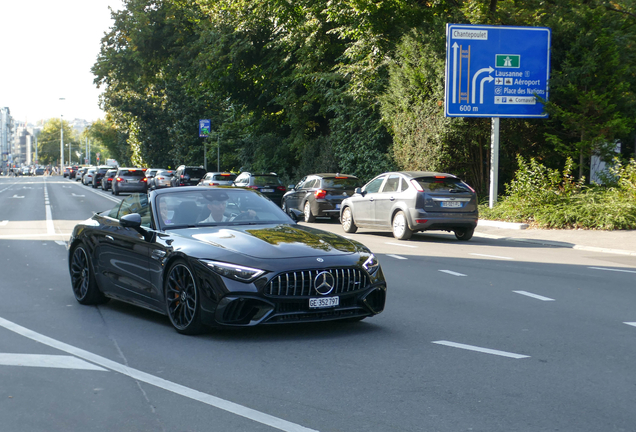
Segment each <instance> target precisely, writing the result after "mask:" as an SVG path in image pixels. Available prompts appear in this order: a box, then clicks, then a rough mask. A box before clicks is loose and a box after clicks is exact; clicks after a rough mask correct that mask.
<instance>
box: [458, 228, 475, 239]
mask: <svg viewBox="0 0 636 432" xmlns="http://www.w3.org/2000/svg"><path fill="white" fill-rule="evenodd" d="M474 233H475V228H457V229H455V237H457V240H462V241H468V240H470V239H471V238H473V234H474Z"/></svg>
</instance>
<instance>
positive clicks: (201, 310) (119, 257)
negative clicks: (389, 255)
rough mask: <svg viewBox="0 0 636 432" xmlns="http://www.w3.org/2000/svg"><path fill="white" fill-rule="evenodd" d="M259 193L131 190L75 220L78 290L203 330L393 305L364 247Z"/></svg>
mask: <svg viewBox="0 0 636 432" xmlns="http://www.w3.org/2000/svg"><path fill="white" fill-rule="evenodd" d="M301 217H302V212H299V211H294V212H292V213H291V215H288V214H286V213H284V212H283V211H282V210H281V209H280V208H279V207H278V206H277V205H276V204H274V203H273V202H272V201H270V200H269V199H268V198H266V197H264V196H263V195H261V194H260V193H259V192H257V191H254V190H250V189H242V188H232V187H228V188H226V187H209V188H200V187H195V186H192V187H180V188H168V189H161V190H156V191H152V192H150V194H149V195H146V194H132V195H129V196H128V197H126V198H125V199H124V200H123V201H122V202H121V203H120V204H117V205H116V206H115V207H114V208H112V209H111V210H107V211H104V212H101V213H97V214H95V215H94V216H93V217H92V218H90V219H88V220H86V221H84V222H82V223H80V224H78V225H77V226H76V227H75V229H74V230H73V234H72V236H71V239H70V241H69V243H68V244H69V248H68V251H69V271H70V275H71V283H72V288H73V293H74V295H75V298H76V299H77V301H78V302H80V303H81V304H101V303H105V302H106V301H108V300H109V299H110V298H114V299H118V300H122V301H125V302H129V303H133V304H136V305H139V306H142V307H145V308H148V309H151V310H154V311H157V312H160V313H162V314H166V315H168V317H169V318H170V322H171V323H172V325H173V326H174V327H175V328H176V330H177V331H178V332H180V333H185V334H196V333H199V332H201V331H202V330H203V329H204V328H205V326H212V327H215V326H252V325H256V324H274V323H291V322H315V321H329V320H349V321H356V320H361V319H364V318H366V317H369V316H372V315H376V314H378V313H380V312H382V310H383V309H384V304H385V299H386V282H385V279H384V275H383V274H382V269H381V268H380V265H379V263H378V260H377V259H376V257H375V256H374V255H373V254H372V253H371V252H370V251H369V250H368V249H367V248H366V247H365V246H363V245H362V244H360V243H358V242H356V241H353V240H349V239H346V238H344V237H341V236H339V235H337V234H332V233H328V232H325V231H321V230H317V229H314V228H311V227H307V226H301V225H298V224H297V223H296V222H297V220H298V219H300V218H301Z"/></svg>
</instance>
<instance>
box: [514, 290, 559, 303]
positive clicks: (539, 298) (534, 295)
mask: <svg viewBox="0 0 636 432" xmlns="http://www.w3.org/2000/svg"><path fill="white" fill-rule="evenodd" d="M513 292H514V293H517V294H521V295H524V296H527V297H532V298H535V299H537V300H541V301H554V299H551V298H550V297H543V296H540V295H539V294H532V293H529V292H527V291H513Z"/></svg>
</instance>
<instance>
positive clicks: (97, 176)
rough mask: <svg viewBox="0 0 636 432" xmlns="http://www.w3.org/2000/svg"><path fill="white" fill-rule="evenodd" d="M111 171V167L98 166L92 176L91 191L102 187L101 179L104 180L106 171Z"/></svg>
mask: <svg viewBox="0 0 636 432" xmlns="http://www.w3.org/2000/svg"><path fill="white" fill-rule="evenodd" d="M111 169H113V167H112V166H109V165H100V166H98V167H97V168H95V173H94V174H93V181H92V186H93V189H96V188H98V187H100V186H101V185H102V179H103V178H104V176H105V175H106V173H107V172H108V170H111Z"/></svg>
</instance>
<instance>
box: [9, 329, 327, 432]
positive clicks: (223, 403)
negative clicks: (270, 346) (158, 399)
mask: <svg viewBox="0 0 636 432" xmlns="http://www.w3.org/2000/svg"><path fill="white" fill-rule="evenodd" d="M0 326H1V327H4V328H6V329H7V330H11V331H12V332H15V333H17V334H19V335H22V336H24V337H26V338H29V339H32V340H34V341H36V342H40V343H42V344H44V345H48V346H50V347H53V348H56V349H58V350H60V351H64V352H67V353H69V354H71V355H74V356H76V357H80V358H83V359H84V360H87V361H89V362H92V363H95V364H98V365H100V366H103V367H105V368H107V369H111V370H113V371H115V372H119V373H121V374H122V375H126V376H129V377H131V378H133V379H135V380H138V381H142V382H145V383H147V384H150V385H154V386H155V387H159V388H162V389H164V390H168V391H171V392H173V393H176V394H178V395H181V396H184V397H187V398H190V399H193V400H196V401H199V402H202V403H204V404H207V405H210V406H213V407H216V408H219V409H222V410H224V411H227V412H230V413H232V414H236V415H238V416H241V417H245V418H246V419H249V420H253V421H255V422H257V423H261V424H264V425H267V426H271V427H273V428H275V429H279V430H282V431H285V432H317V431H316V430H314V429H309V428H306V427H304V426H301V425H298V424H296V423H292V422H289V421H287V420H283V419H280V418H278V417H274V416H272V415H269V414H265V413H263V412H260V411H256V410H254V409H251V408H248V407H245V406H243V405H239V404H237V403H234V402H230V401H227V400H225V399H221V398H219V397H216V396H212V395H210V394H207V393H203V392H200V391H197V390H194V389H191V388H188V387H185V386H182V385H180V384H177V383H173V382H171V381H168V380H165V379H163V378H159V377H156V376H153V375H150V374H148V373H145V372H142V371H140V370H137V369H133V368H131V367H128V366H126V365H123V364H121V363H117V362H114V361H112V360H109V359H107V358H105V357H102V356H99V355H97V354H93V353H91V352H89V351H85V350H83V349H81V348H76V347H74V346H72V345H68V344H65V343H64V342H60V341H58V340H55V339H52V338H50V337H48V336H44V335H42V334H40V333H36V332H34V331H32V330H29V329H28V328H26V327H22V326H20V325H18V324H15V323H13V322H11V321H8V320H6V319H4V318H0Z"/></svg>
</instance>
